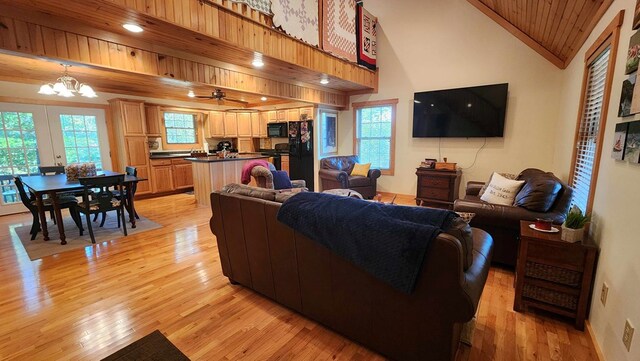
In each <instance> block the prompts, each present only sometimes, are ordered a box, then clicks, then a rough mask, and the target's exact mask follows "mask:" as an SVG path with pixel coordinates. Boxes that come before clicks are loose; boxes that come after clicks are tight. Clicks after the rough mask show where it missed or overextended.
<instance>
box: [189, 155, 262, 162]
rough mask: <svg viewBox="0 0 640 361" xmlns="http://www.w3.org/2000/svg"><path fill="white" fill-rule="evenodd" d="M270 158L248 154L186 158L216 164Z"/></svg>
mask: <svg viewBox="0 0 640 361" xmlns="http://www.w3.org/2000/svg"><path fill="white" fill-rule="evenodd" d="M268 158H269V157H268V156H266V155H259V154H247V155H242V154H241V155H239V156H238V157H237V158H219V157H216V156H213V157H212V156H209V157H197V158H196V157H188V158H184V159H185V160H189V161H192V162H197V163H214V162H229V161H238V160H251V159H268Z"/></svg>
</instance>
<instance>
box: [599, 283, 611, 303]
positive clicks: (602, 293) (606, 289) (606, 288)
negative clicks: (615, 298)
mask: <svg viewBox="0 0 640 361" xmlns="http://www.w3.org/2000/svg"><path fill="white" fill-rule="evenodd" d="M607 296H609V285H607V283H606V282H603V283H602V290H601V291H600V302H602V305H603V306H606V305H607Z"/></svg>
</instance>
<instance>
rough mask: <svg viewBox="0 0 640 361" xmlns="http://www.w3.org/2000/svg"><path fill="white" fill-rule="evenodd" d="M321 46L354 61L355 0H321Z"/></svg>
mask: <svg viewBox="0 0 640 361" xmlns="http://www.w3.org/2000/svg"><path fill="white" fill-rule="evenodd" d="M322 18H323V23H322V48H323V49H324V50H326V51H328V52H330V53H331V54H333V55H335V56H338V57H341V58H345V59H347V60H349V61H352V62H354V63H355V62H356V61H357V59H356V1H355V0H322Z"/></svg>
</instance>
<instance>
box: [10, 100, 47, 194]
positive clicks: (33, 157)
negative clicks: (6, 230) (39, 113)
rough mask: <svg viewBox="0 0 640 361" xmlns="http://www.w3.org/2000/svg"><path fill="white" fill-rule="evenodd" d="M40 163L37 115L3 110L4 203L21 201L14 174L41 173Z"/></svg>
mask: <svg viewBox="0 0 640 361" xmlns="http://www.w3.org/2000/svg"><path fill="white" fill-rule="evenodd" d="M39 164H40V157H39V155H38V144H37V140H36V132H35V130H34V123H33V114H32V113H23V112H0V190H1V191H2V198H0V201H1V202H2V203H3V204H11V203H19V202H20V198H19V196H18V192H17V191H16V189H15V187H14V184H13V176H15V175H30V174H37V173H38V165H39Z"/></svg>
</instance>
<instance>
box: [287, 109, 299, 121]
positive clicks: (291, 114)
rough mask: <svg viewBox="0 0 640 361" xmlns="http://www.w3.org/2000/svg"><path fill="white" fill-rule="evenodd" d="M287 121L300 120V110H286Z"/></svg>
mask: <svg viewBox="0 0 640 361" xmlns="http://www.w3.org/2000/svg"><path fill="white" fill-rule="evenodd" d="M286 120H287V121H289V122H295V121H296V120H300V109H287V118H286Z"/></svg>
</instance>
